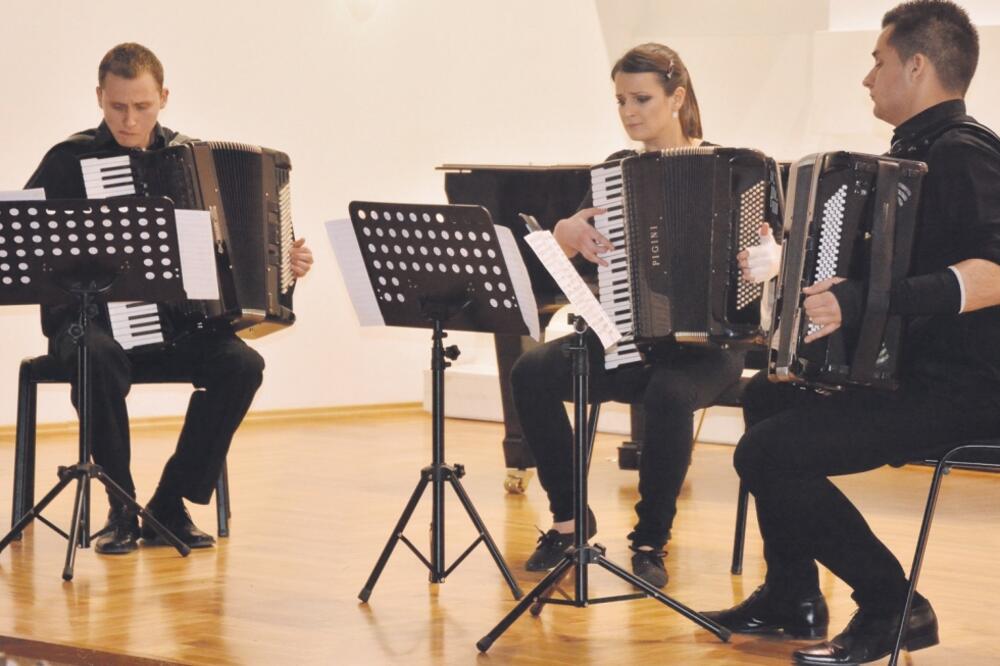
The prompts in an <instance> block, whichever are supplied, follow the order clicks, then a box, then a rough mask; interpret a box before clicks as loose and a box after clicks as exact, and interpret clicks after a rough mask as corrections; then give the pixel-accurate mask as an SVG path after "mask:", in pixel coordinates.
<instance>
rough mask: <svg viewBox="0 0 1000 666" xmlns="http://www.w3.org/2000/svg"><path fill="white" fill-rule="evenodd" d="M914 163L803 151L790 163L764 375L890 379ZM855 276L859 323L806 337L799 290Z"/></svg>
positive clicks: (810, 329) (909, 239) (912, 207)
mask: <svg viewBox="0 0 1000 666" xmlns="http://www.w3.org/2000/svg"><path fill="white" fill-rule="evenodd" d="M926 172H927V165H926V164H924V163H923V162H914V161H910V160H899V159H894V158H890V157H879V156H875V155H863V154H858V153H847V152H831V153H819V154H815V155H810V156H808V157H805V158H803V159H802V160H800V161H799V162H797V163H796V164H795V165H794V166H793V167H792V172H791V176H790V180H789V186H788V205H787V207H786V212H785V225H784V227H785V228H784V231H785V242H784V244H783V247H782V260H781V273H780V275H779V278H778V284H777V287H776V291H775V301H774V310H773V315H772V321H771V331H770V338H771V349H770V358H769V362H768V376H769V377H770V378H771V379H772V380H773V381H788V382H797V383H800V384H805V385H809V386H814V387H817V388H841V387H844V386H848V385H860V386H870V387H875V388H886V389H891V388H894V387H895V386H896V383H897V382H896V372H897V367H898V363H899V355H900V343H901V341H902V338H903V333H904V327H905V321H904V320H903V319H902V318H901V317H899V316H892V315H889V314H888V309H889V294H890V291H891V289H892V285H893V283H894V282H895V281H896V280H899V279H901V278H904V277H906V276H907V274H908V273H909V270H910V255H911V253H912V249H913V237H914V227H915V224H916V219H917V208H918V204H919V201H920V184H921V181H922V180H923V177H924V174H925V173H926ZM835 276H836V277H843V278H847V279H855V280H861V281H864V282H865V283H866V284H867V287H866V288H867V294H866V299H865V300H866V303H865V309H864V312H863V315H862V320H861V322H860V324H859V325H858V326H857V327H856V328H854V329H851V330H845V329H844V328H843V327H841V328H839V329H837V330H836V331H834V332H833V333H832V334H830V335H828V336H825V337H823V338H820V339H818V340H814V341H813V342H810V343H808V344H806V343H804V342H803V341H804V339H805V337H806V336H808V335H809V334H811V333H814V332H816V331H818V330H819V329H820V327H819V326H817V325H816V324H813V323H812V322H810V321H808V320H807V317H806V315H805V310H804V308H803V307H802V301H803V300H804V296H803V294H802V289H803V288H804V287H808V286H810V285H812V284H815V283H817V282H820V281H821V280H825V279H827V278H832V277H835Z"/></svg>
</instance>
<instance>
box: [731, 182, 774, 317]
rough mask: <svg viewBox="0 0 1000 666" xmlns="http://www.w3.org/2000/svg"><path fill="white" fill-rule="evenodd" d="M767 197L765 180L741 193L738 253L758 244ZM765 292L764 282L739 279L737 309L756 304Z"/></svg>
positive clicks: (764, 219) (763, 221) (764, 218)
mask: <svg viewBox="0 0 1000 666" xmlns="http://www.w3.org/2000/svg"><path fill="white" fill-rule="evenodd" d="M767 197H768V190H767V183H765V182H764V181H760V182H758V183H757V184H756V185H753V186H752V187H750V188H749V189H747V190H745V191H744V192H743V193H742V194H741V195H740V220H739V229H738V230H737V244H738V247H737V248H736V253H739V252H742V251H743V250H746V249H747V248H750V247H752V246H754V245H757V239H758V238H759V234H760V225H761V224H764V223H765V221H766V217H765V207H766V206H767V203H768V200H767ZM736 253H734V254H736ZM763 293H764V285H763V284H761V283H751V282H747V281H746V280H739V281H738V282H737V287H736V309H737V310H745V309H746V308H747V307H749V306H751V305H756V304H757V302H758V301H759V300H760V297H761V295H763Z"/></svg>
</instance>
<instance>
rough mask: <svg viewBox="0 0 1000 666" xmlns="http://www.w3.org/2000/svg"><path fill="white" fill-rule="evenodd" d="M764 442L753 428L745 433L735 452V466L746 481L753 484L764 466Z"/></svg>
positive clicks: (742, 479) (741, 477) (741, 478)
mask: <svg viewBox="0 0 1000 666" xmlns="http://www.w3.org/2000/svg"><path fill="white" fill-rule="evenodd" d="M763 449H764V447H763V443H762V442H761V441H760V437H759V435H758V433H757V432H755V431H754V429H753V428H751V429H749V430H747V431H746V432H745V433H743V436H742V437H741V438H740V441H739V443H738V444H737V445H736V450H735V451H734V452H733V467H734V468H735V469H736V473H737V474H738V475H739V477H740V480H741V481H743V482H744V483H747V484H751V485H752V481H753V480H755V479H756V478H757V477H758V476H760V474H761V471H762V469H763V467H764V452H763Z"/></svg>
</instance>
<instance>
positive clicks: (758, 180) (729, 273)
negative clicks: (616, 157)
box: [592, 147, 783, 369]
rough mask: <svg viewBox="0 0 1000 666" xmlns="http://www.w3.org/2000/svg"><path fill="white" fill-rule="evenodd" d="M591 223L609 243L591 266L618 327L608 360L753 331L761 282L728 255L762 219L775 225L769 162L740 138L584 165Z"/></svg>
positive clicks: (777, 205)
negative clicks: (671, 343)
mask: <svg viewBox="0 0 1000 666" xmlns="http://www.w3.org/2000/svg"><path fill="white" fill-rule="evenodd" d="M592 185H593V192H594V205H595V206H599V207H603V208H606V209H607V210H608V213H607V214H605V215H600V216H598V217H597V218H596V221H595V225H596V228H597V229H598V231H600V232H601V233H603V234H604V235H605V236H607V237H608V239H609V240H610V241H611V242H612V244H613V245H614V246H615V251H614V252H613V253H611V254H610V256H608V257H605V258H606V259H607V260H608V261H609V264H610V265H609V266H608V267H601V268H600V269H599V270H598V283H599V293H600V299H601V302H602V305H603V306H604V308H605V310H606V311H607V312H608V314H609V315H610V316H611V318H612V320H613V321H614V322H615V325H616V326H617V327H618V330H619V331H620V332H621V333H622V334H623V335H624V336H625V338H623V340H622V341H621V342H619V343H618V344H617V345H615V346H614V347H612V348H610V349H609V350H608V351H607V352H606V354H605V367H607V368H608V369H611V368H614V367H618V366H620V365H626V364H629V363H632V362H636V361H638V360H640V354H639V352H642V353H643V354H651V353H655V347H656V343H658V342H660V341H662V340H663V339H664V338H668V339H671V340H675V341H677V342H695V343H706V342H716V343H751V342H758V341H759V340H760V338H761V328H760V299H761V295H762V292H763V288H762V286H761V285H754V284H750V283H747V282H745V281H743V280H742V279H741V278H740V270H739V266H738V264H737V261H736V255H737V254H738V253H739V252H740V251H742V250H744V249H746V248H748V247H750V246H752V245H756V244H757V243H758V239H759V233H760V227H761V224H762V223H767V224H769V225H771V227H772V229H773V230H775V232H776V233H777V232H779V231H780V220H781V214H782V207H783V204H782V190H781V180H780V177H779V173H778V167H777V164H776V163H775V162H774V160H772V159H770V158H768V157H765V156H764V155H763V154H762V153H760V152H757V151H754V150H748V149H742V148H719V147H698V148H678V149H671V150H665V151H662V152H655V153H654V152H650V153H644V154H642V155H636V156H633V157H627V158H625V159H623V160H620V161H617V162H607V163H604V164H601V165H598V166H595V167H594V168H593V169H592Z"/></svg>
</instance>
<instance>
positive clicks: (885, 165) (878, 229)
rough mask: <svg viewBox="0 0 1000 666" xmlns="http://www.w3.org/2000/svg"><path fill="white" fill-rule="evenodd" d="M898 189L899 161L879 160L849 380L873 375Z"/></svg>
mask: <svg viewBox="0 0 1000 666" xmlns="http://www.w3.org/2000/svg"><path fill="white" fill-rule="evenodd" d="M898 192H899V164H898V163H896V162H893V161H890V160H879V165H878V191H877V193H876V199H875V206H876V211H877V214H876V218H875V221H874V224H873V225H872V248H871V266H870V272H869V274H868V296H867V299H866V304H865V315H864V318H863V319H862V320H861V327H860V330H859V331H858V342H857V346H856V347H855V348H854V357H853V360H852V363H851V379H852V380H854V381H859V382H866V381H869V380H870V379H871V378H872V377H873V376H874V374H875V366H876V365H877V362H878V356H879V352H880V351H881V347H882V336H883V334H884V332H885V325H886V321H887V319H888V317H889V296H890V293H891V290H892V277H893V276H892V266H893V254H894V252H893V248H894V244H895V236H896V200H897V196H898Z"/></svg>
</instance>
